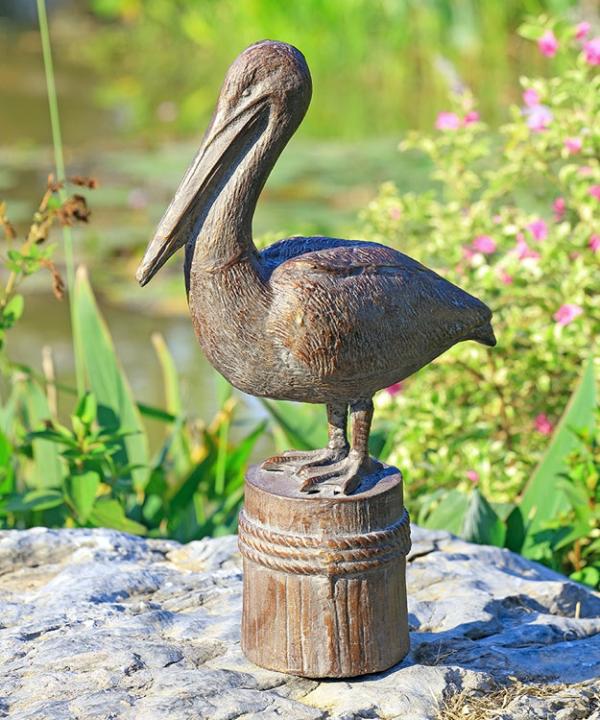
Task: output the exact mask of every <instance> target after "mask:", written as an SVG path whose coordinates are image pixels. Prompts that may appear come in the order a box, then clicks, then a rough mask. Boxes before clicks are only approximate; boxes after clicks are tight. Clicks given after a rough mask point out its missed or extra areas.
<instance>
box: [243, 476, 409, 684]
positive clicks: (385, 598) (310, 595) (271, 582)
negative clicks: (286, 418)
mask: <svg viewBox="0 0 600 720" xmlns="http://www.w3.org/2000/svg"><path fill="white" fill-rule="evenodd" d="M239 546H240V552H241V553H242V556H243V558H244V595H243V598H244V599H243V613H242V650H243V651H244V653H245V655H246V656H247V657H248V658H249V659H250V660H252V661H253V662H254V663H256V664H257V665H260V666H262V667H267V668H270V669H273V670H280V671H283V672H288V673H292V674H295V675H302V676H305V677H352V676H356V675H364V674H366V673H371V672H376V671H380V670H385V669H387V668H389V667H391V666H392V665H395V664H396V663H397V662H399V661H400V660H401V659H402V658H403V657H404V655H406V653H407V652H408V649H409V638H408V621H407V610H406V583H405V569H406V561H405V556H406V553H407V552H408V550H409V548H410V535H409V523H408V515H407V514H406V511H405V509H404V506H403V495H402V476H401V474H400V472H399V471H398V470H396V469H395V468H391V467H384V469H383V470H382V472H381V473H379V475H377V476H375V477H373V478H371V479H370V484H368V483H367V482H365V484H364V486H363V487H361V488H359V489H358V491H357V492H356V493H355V494H353V495H343V494H331V493H328V492H327V488H325V487H323V488H322V489H320V490H318V491H317V492H314V493H312V494H309V495H307V494H306V493H305V492H301V491H300V489H299V485H298V482H297V481H295V480H294V479H293V478H292V476H291V474H290V476H287V477H285V478H282V477H281V473H277V475H275V474H274V473H269V472H267V471H265V470H262V469H260V468H259V467H258V466H254V467H252V468H250V470H249V471H248V474H247V476H246V496H245V505H244V510H243V512H242V514H241V516H240V535H239Z"/></svg>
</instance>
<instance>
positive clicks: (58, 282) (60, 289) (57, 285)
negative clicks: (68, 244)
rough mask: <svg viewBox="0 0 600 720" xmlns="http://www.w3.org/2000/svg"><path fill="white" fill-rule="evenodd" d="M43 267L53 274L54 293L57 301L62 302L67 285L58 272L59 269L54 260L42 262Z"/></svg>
mask: <svg viewBox="0 0 600 720" xmlns="http://www.w3.org/2000/svg"><path fill="white" fill-rule="evenodd" d="M42 265H43V266H44V267H45V268H47V269H48V270H49V271H50V273H51V274H52V292H53V293H54V297H55V298H56V299H57V300H62V299H63V298H64V296H65V283H64V282H63V279H62V277H61V275H60V273H59V272H58V268H57V267H56V265H55V264H54V263H53V262H52V260H42Z"/></svg>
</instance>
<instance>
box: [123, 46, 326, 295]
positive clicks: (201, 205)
mask: <svg viewBox="0 0 600 720" xmlns="http://www.w3.org/2000/svg"><path fill="white" fill-rule="evenodd" d="M311 93H312V84H311V78H310V73H309V70H308V66H307V64H306V61H305V59H304V56H303V55H302V53H301V52H300V51H299V50H297V49H296V48H295V47H293V46H292V45H288V44H287V43H282V42H275V41H272V40H264V41H262V42H259V43H256V44H255V45H251V46H250V47H249V48H247V49H246V50H244V52H243V53H241V55H239V56H238V57H237V58H236V60H235V61H234V63H233V64H232V65H231V67H230V68H229V70H228V72H227V75H226V77H225V82H224V83H223V87H222V88H221V93H220V95H219V100H218V103H217V107H216V109H215V112H214V114H213V117H212V120H211V122H210V125H209V126H208V128H207V130H206V132H205V134H204V138H203V140H202V144H201V146H200V150H199V151H198V153H197V155H196V157H195V158H194V161H193V162H192V164H191V166H190V167H189V168H188V170H187V172H186V174H185V176H184V178H183V180H182V181H181V184H180V186H179V188H178V190H177V192H176V193H175V196H174V198H173V200H172V201H171V204H170V205H169V207H168V208H167V211H166V212H165V214H164V215H163V217H162V219H161V221H160V223H159V225H158V229H157V231H156V234H155V236H154V239H153V240H152V241H151V242H150V244H149V245H148V248H147V250H146V253H145V255H144V258H143V260H142V262H141V264H140V266H139V268H138V271H137V275H136V277H137V279H138V281H139V283H140V285H145V284H146V283H148V282H149V281H150V280H151V279H152V278H153V277H154V275H155V274H156V273H157V272H158V270H160V268H161V267H162V266H163V265H164V264H165V262H166V261H167V260H168V259H169V258H170V257H171V255H173V253H175V252H176V251H177V250H178V249H179V248H181V247H183V246H184V245H185V244H186V243H187V242H188V241H189V240H190V239H192V238H195V237H197V235H198V234H199V232H200V229H201V227H202V224H203V222H204V220H205V219H206V216H207V213H208V211H209V210H210V207H211V206H212V204H213V202H214V201H215V199H216V198H217V197H218V195H219V194H220V192H221V190H222V189H223V187H224V186H225V184H226V183H227V182H228V180H229V179H230V178H231V176H232V175H233V173H234V171H235V170H236V168H237V166H238V165H239V163H240V161H241V159H243V158H244V157H245V156H246V155H247V154H248V153H250V152H251V151H252V149H253V147H254V146H255V145H256V144H257V142H258V140H259V138H260V137H261V136H263V135H266V136H267V137H266V138H265V141H267V144H266V146H265V148H263V152H267V151H268V149H270V148H271V149H274V150H275V153H276V154H275V157H274V158H273V159H272V161H273V162H274V161H275V159H276V157H277V155H278V154H279V152H280V151H281V149H282V148H283V146H284V145H285V142H286V141H287V139H288V138H289V136H290V135H291V134H292V133H293V132H294V131H295V130H296V128H297V127H298V125H299V124H300V122H301V121H302V118H303V117H304V114H305V113H306V110H307V109H308V105H309V103H310V97H311ZM278 140H279V142H278ZM265 179H266V178H265ZM262 182H264V179H263V180H262ZM262 182H258V184H259V187H258V190H257V192H256V193H253V195H255V196H256V197H257V196H258V192H260V190H261V189H262Z"/></svg>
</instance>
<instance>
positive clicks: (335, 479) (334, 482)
mask: <svg viewBox="0 0 600 720" xmlns="http://www.w3.org/2000/svg"><path fill="white" fill-rule="evenodd" d="M379 467H381V465H380V463H379V462H377V460H374V459H373V458H371V457H370V456H369V455H367V456H363V455H361V454H360V453H357V452H355V451H354V450H350V452H349V453H348V454H347V456H346V457H345V458H343V459H342V460H340V461H339V462H336V463H333V464H331V465H325V466H319V467H314V466H313V467H306V466H305V467H302V468H300V469H299V470H297V471H296V476H297V477H298V478H299V479H300V480H301V481H302V485H301V486H300V490H301V491H302V492H311V490H312V491H313V492H314V488H315V486H316V485H324V486H327V487H332V488H333V491H334V494H337V492H336V491H338V492H339V493H340V494H343V495H349V494H350V493H351V492H352V491H353V490H356V488H357V487H358V486H359V485H360V483H361V480H362V479H363V478H364V477H366V476H368V475H371V474H372V473H374V472H376V471H377V470H378V469H379Z"/></svg>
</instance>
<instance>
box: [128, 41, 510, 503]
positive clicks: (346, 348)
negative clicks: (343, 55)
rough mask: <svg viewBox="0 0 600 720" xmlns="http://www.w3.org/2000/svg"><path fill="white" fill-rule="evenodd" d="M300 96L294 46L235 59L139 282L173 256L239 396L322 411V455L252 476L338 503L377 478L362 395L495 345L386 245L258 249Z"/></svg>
mask: <svg viewBox="0 0 600 720" xmlns="http://www.w3.org/2000/svg"><path fill="white" fill-rule="evenodd" d="M311 94H312V82H311V77H310V72H309V70H308V66H307V64H306V60H305V59H304V56H303V55H302V53H301V52H300V51H299V50H297V49H296V48H295V47H293V46H292V45H288V44H286V43H283V42H275V41H271V40H265V41H262V42H259V43H256V44H254V45H251V46H250V47H248V48H247V49H246V50H244V51H243V52H242V53H241V54H240V55H239V56H238V57H237V58H236V60H235V61H234V62H233V64H232V65H231V67H230V68H229V70H228V72H227V75H226V77H225V81H224V84H223V87H222V89H221V93H220V95H219V99H218V103H217V107H216V109H215V112H214V114H213V117H212V120H211V122H210V124H209V126H208V129H207V130H206V133H205V135H204V138H203V140H202V144H201V147H200V150H199V151H198V153H197V155H196V157H195V158H194V160H193V162H192V164H191V166H190V167H189V169H188V170H187V172H186V174H185V176H184V178H183V180H182V182H181V184H180V186H179V189H178V190H177V192H176V194H175V197H174V198H173V200H172V201H171V204H170V205H169V207H168V209H167V210H166V212H165V214H164V216H163V217H162V219H161V221H160V223H159V226H158V229H157V231H156V235H155V237H154V239H153V240H152V241H151V242H150V244H149V246H148V248H147V250H146V253H145V255H144V258H143V260H142V262H141V264H140V267H139V269H138V272H137V279H138V281H139V282H140V284H141V285H142V286H143V285H145V284H146V283H147V282H149V280H150V279H151V278H152V277H153V276H154V275H155V274H156V272H157V271H158V270H159V269H160V268H161V267H162V265H163V264H164V263H165V262H166V261H167V260H168V258H169V257H171V255H173V253H175V252H176V251H177V250H178V249H179V248H181V247H183V246H185V259H184V275H185V284H186V291H187V296H188V303H189V309H190V314H191V316H192V321H193V325H194V330H195V333H196V335H197V338H198V341H199V343H200V345H201V347H202V349H203V351H204V353H205V355H206V357H207V358H208V360H209V361H210V363H211V364H212V365H213V367H215V368H216V369H217V370H218V371H219V372H220V373H221V374H222V375H224V376H225V378H227V380H228V381H229V382H230V383H231V384H232V385H233V386H235V387H236V388H238V389H239V390H242V391H243V392H245V393H249V394H251V395H256V396H259V397H266V398H273V399H279V400H293V401H297V402H308V403H323V404H325V405H326V407H327V419H328V433H329V442H328V444H327V447H325V448H323V449H321V450H315V451H310V452H300V451H295V450H290V451H288V452H284V453H282V454H280V455H277V456H275V457H272V458H269V459H268V460H266V461H265V462H264V463H263V464H262V468H263V469H264V470H266V471H270V472H274V473H276V472H284V471H285V472H287V473H291V474H292V476H293V478H294V479H296V480H297V481H298V483H299V489H300V490H303V491H308V492H315V486H316V485H317V484H323V485H327V486H329V490H330V491H332V492H333V493H334V494H350V493H351V492H352V491H354V490H356V489H357V487H358V486H359V485H360V483H361V481H362V479H363V478H365V477H366V476H369V475H372V474H373V473H375V472H376V471H377V470H378V469H380V468H381V465H380V464H379V463H378V461H377V460H375V459H374V458H371V457H370V456H369V450H368V440H369V432H370V427H371V420H372V417H373V395H374V394H375V393H376V392H377V391H378V390H381V389H382V388H385V387H388V386H390V385H392V384H394V383H397V382H399V381H401V380H403V379H404V378H406V377H408V376H409V375H412V374H413V373H415V372H416V371H417V370H419V369H420V368H422V367H423V366H424V365H427V364H428V363H429V362H431V361H432V360H433V359H434V358H436V357H437V356H438V355H440V354H441V353H443V352H445V351H446V350H448V349H449V348H450V347H452V346H453V345H455V344H456V343H458V342H461V341H463V340H476V341H478V342H480V343H483V344H484V345H489V346H493V345H495V343H496V339H495V337H494V332H493V330H492V326H491V324H490V320H491V316H492V313H491V311H490V309H489V308H488V307H487V306H486V305H484V304H483V303H482V302H481V301H479V300H478V299H477V298H475V297H473V296H472V295H469V294H468V293H466V292H465V291H464V290H461V289H460V288H459V287H457V286H456V285H453V284H452V283H450V282H448V281H447V280H445V279H443V278H442V277H440V276H439V275H437V274H436V273H435V272H433V271H432V270H429V269H428V268H426V267H425V266H424V265H421V263H419V262H417V261H416V260H413V259H412V258H410V257H408V256H407V255H403V254H402V253H401V252H398V251H397V250H393V249H391V248H389V247H386V246H385V245H381V244H379V243H375V242H367V241H361V240H340V239H337V238H329V237H291V238H288V239H285V240H281V241H279V242H276V243H275V244H273V245H271V246H269V247H267V248H265V249H264V250H262V251H259V250H258V249H257V248H256V246H255V245H254V243H253V240H252V217H253V215H254V210H255V207H256V203H257V201H258V197H259V195H260V193H261V190H262V188H263V186H264V184H265V182H266V180H267V177H268V175H269V173H270V172H271V169H272V168H273V166H274V164H275V162H276V160H277V158H278V157H279V155H280V153H281V151H282V150H283V148H284V147H285V145H286V144H287V142H288V141H289V139H290V138H291V136H292V135H293V133H294V132H295V131H296V129H297V128H298V126H299V125H300V122H301V121H302V119H303V117H304V115H305V113H306V111H307V109H308V105H309V103H310V98H311ZM348 411H349V412H350V416H351V421H352V427H351V437H350V442H349V441H348V437H347V418H348ZM319 487H320V486H319Z"/></svg>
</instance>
